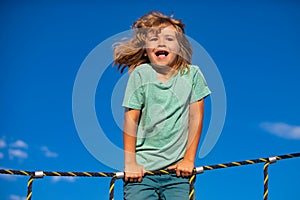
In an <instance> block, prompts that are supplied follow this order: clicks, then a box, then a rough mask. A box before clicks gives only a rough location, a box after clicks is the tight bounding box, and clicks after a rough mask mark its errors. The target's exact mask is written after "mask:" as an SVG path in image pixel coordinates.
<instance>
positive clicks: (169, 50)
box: [146, 25, 179, 67]
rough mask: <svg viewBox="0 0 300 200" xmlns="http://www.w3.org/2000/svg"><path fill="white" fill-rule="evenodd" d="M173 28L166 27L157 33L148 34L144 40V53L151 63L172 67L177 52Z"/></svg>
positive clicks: (177, 46) (177, 45)
mask: <svg viewBox="0 0 300 200" xmlns="http://www.w3.org/2000/svg"><path fill="white" fill-rule="evenodd" d="M175 31H176V30H175V28H174V27H173V26H171V25H170V26H167V27H165V28H161V29H160V31H159V32H158V33H155V32H151V31H150V32H149V33H148V34H147V38H146V52H147V55H148V58H149V60H150V62H151V63H153V64H155V65H159V66H168V67H172V66H173V64H174V61H175V59H176V57H177V55H178V52H179V43H178V41H177V38H176V34H175Z"/></svg>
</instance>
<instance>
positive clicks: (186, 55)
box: [113, 11, 192, 73]
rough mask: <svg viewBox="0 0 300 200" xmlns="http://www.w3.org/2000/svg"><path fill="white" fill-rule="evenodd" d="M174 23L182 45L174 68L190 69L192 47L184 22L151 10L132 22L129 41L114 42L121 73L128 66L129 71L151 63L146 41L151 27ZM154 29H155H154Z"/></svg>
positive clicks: (115, 57)
mask: <svg viewBox="0 0 300 200" xmlns="http://www.w3.org/2000/svg"><path fill="white" fill-rule="evenodd" d="M169 25H172V26H173V27H174V28H175V30H176V38H177V41H178V43H179V46H180V50H179V53H178V55H177V58H176V60H175V62H174V65H173V68H174V69H175V70H179V71H180V72H181V73H184V72H185V68H187V70H188V71H189V65H190V64H191V61H192V48H191V45H190V43H189V41H188V39H187V38H186V36H185V31H184V26H185V25H184V24H183V23H182V21H181V20H177V19H174V18H173V16H172V15H171V16H166V15H164V14H162V13H160V12H158V11H151V12H149V13H147V14H146V15H144V16H142V17H141V18H139V19H138V20H137V21H135V22H134V23H133V24H132V30H133V37H132V38H131V39H129V40H128V41H120V42H117V43H115V44H114V46H113V47H114V65H118V69H119V70H120V71H121V73H122V72H123V71H124V70H125V69H126V68H127V67H128V70H129V72H130V71H132V70H133V69H134V68H136V67H137V66H139V65H141V64H144V63H150V60H149V58H148V56H145V54H146V49H145V41H146V35H147V32H148V31H149V28H150V30H151V28H153V27H156V28H160V29H161V28H164V27H166V26H169ZM152 31H153V30H152Z"/></svg>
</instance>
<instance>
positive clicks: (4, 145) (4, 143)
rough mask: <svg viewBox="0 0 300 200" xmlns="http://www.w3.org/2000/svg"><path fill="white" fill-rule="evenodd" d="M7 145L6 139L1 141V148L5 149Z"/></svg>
mask: <svg viewBox="0 0 300 200" xmlns="http://www.w3.org/2000/svg"><path fill="white" fill-rule="evenodd" d="M6 146H7V145H6V142H5V140H4V139H0V148H1V149H3V148H5V147H6Z"/></svg>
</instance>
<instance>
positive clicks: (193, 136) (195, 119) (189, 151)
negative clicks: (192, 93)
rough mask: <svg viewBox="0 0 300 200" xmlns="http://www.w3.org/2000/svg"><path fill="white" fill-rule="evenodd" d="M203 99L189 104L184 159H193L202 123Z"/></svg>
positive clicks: (191, 160)
mask: <svg viewBox="0 0 300 200" xmlns="http://www.w3.org/2000/svg"><path fill="white" fill-rule="evenodd" d="M203 111H204V100H203V99H202V100H200V101H198V102H195V103H193V104H191V105H190V115H189V134H188V141H187V148H186V152H185V154H184V160H188V161H190V162H194V161H195V157H196V153H197V149H198V145H199V142H200V138H201V132H202V126H203V125H202V124H203V114H204V113H203Z"/></svg>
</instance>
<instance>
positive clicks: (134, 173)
mask: <svg viewBox="0 0 300 200" xmlns="http://www.w3.org/2000/svg"><path fill="white" fill-rule="evenodd" d="M139 118H140V110H134V109H126V111H125V114H124V131H123V140H124V156H125V181H130V182H135V181H139V182H141V181H142V177H143V176H144V173H145V170H144V168H143V167H142V166H140V165H138V164H137V163H136V154H135V147H136V132H137V126H138V121H139Z"/></svg>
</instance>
